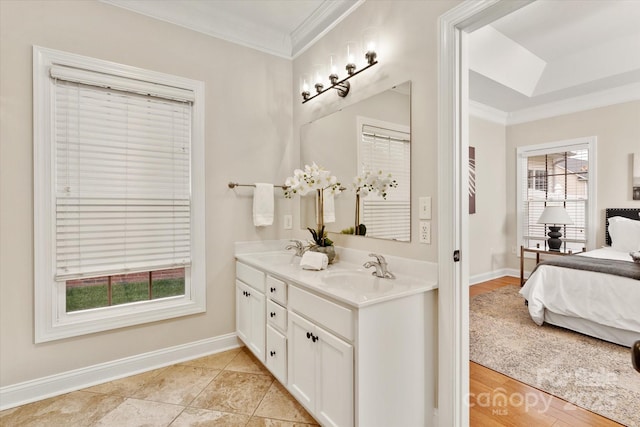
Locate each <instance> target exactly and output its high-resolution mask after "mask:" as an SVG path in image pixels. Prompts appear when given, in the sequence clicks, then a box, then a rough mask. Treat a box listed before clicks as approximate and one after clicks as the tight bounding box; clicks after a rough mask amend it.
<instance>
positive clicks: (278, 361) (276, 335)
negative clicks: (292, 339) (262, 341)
mask: <svg viewBox="0 0 640 427" xmlns="http://www.w3.org/2000/svg"><path fill="white" fill-rule="evenodd" d="M266 360H267V368H269V370H270V371H271V373H272V374H273V376H274V377H276V378H277V379H278V380H279V381H280V382H281V383H282V384H286V383H287V339H286V338H285V336H284V335H282V334H281V333H280V332H278V331H276V330H275V329H273V328H272V327H271V326H270V325H267V354H266Z"/></svg>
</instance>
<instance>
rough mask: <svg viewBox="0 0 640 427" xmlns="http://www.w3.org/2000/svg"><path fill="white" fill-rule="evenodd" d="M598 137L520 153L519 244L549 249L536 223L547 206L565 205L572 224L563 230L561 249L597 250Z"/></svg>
mask: <svg viewBox="0 0 640 427" xmlns="http://www.w3.org/2000/svg"><path fill="white" fill-rule="evenodd" d="M595 145H596V139H595V137H591V138H585V139H581V140H571V141H559V142H554V143H548V144H542V145H535V146H525V147H520V148H518V171H517V174H518V182H519V183H520V185H519V186H518V242H519V244H522V245H524V246H525V247H536V245H540V247H545V245H546V240H547V235H546V233H547V231H548V230H547V229H546V227H545V225H544V224H538V218H539V217H540V215H541V214H542V211H543V210H544V208H545V207H546V206H563V207H564V208H565V209H566V211H567V212H568V213H569V216H570V217H571V219H572V220H573V224H572V225H566V226H563V227H562V230H561V231H562V241H563V249H571V250H574V251H579V250H581V249H582V248H584V247H587V248H593V247H594V246H595V240H594V237H595V231H594V224H593V220H594V219H595V218H596V216H595V212H594V207H595V164H596V162H595V153H596V151H595Z"/></svg>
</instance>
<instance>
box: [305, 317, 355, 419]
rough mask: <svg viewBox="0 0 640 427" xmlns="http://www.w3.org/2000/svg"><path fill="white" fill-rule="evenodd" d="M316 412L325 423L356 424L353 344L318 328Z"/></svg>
mask: <svg viewBox="0 0 640 427" xmlns="http://www.w3.org/2000/svg"><path fill="white" fill-rule="evenodd" d="M316 332H317V340H316V341H315V343H314V345H315V347H316V349H315V350H316V352H317V353H318V355H317V364H316V368H317V372H316V384H317V385H316V395H317V398H316V415H317V417H318V421H320V423H321V424H322V425H326V426H340V427H349V426H353V423H354V420H353V346H351V345H350V344H347V343H346V342H344V341H342V340H341V339H339V338H337V337H335V336H334V335H332V334H330V333H329V332H326V331H324V330H323V329H322V328H320V327H318V328H316Z"/></svg>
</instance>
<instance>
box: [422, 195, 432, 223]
mask: <svg viewBox="0 0 640 427" xmlns="http://www.w3.org/2000/svg"><path fill="white" fill-rule="evenodd" d="M420 219H431V197H429V196H424V197H420Z"/></svg>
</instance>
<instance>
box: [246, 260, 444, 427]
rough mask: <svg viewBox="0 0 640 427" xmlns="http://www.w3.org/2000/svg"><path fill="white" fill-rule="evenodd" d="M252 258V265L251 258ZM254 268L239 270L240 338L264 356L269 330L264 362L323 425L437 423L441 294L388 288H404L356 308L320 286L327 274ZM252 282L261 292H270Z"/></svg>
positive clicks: (422, 288) (397, 284)
mask: <svg viewBox="0 0 640 427" xmlns="http://www.w3.org/2000/svg"><path fill="white" fill-rule="evenodd" d="M246 259H247V262H250V261H251V257H250V256H247V257H246ZM253 265H255V266H258V267H250V266H248V265H244V264H243V263H242V260H239V261H238V263H237V266H238V267H237V272H238V276H237V279H238V280H237V289H238V294H237V296H238V300H239V302H238V318H237V321H238V325H237V330H238V336H239V337H240V339H241V340H242V341H243V342H244V343H245V344H247V346H248V347H249V348H250V349H251V350H252V351H253V352H254V353H255V354H256V355H259V354H260V349H259V347H260V338H259V335H260V333H259V331H258V329H260V328H262V332H263V337H264V338H263V341H262V349H263V350H262V351H263V357H259V358H260V360H261V361H262V362H263V363H264V364H265V365H266V366H267V368H268V369H269V370H270V371H271V373H272V374H273V375H274V377H276V378H277V379H278V381H280V382H281V383H282V384H283V385H284V386H285V387H286V388H287V390H288V391H289V392H290V393H291V395H292V396H294V397H295V398H296V399H297V400H298V401H299V402H300V404H301V405H302V406H304V408H305V409H307V410H308V411H309V413H310V414H311V415H313V417H314V418H315V419H316V420H317V421H318V422H319V423H320V424H321V425H322V426H325V427H326V426H334V427H354V426H355V427H388V426H411V427H414V426H415V427H419V426H427V425H431V424H432V417H433V406H434V403H435V401H436V396H435V387H434V386H433V384H435V371H436V360H435V358H434V357H431V356H430V355H435V354H436V347H435V345H436V341H437V326H436V323H435V321H436V319H437V311H436V310H437V293H436V292H431V291H432V290H434V289H435V288H434V287H429V285H428V284H426V285H418V286H415V287H414V288H411V286H412V283H413V282H410V281H405V282H403V281H402V279H397V280H396V281H392V282H381V284H384V285H387V287H382V286H381V288H382V289H397V293H396V294H391V293H387V294H385V297H379V294H373V297H372V296H371V295H372V294H358V295H364V296H362V297H361V298H360V299H357V298H356V297H354V298H353V299H352V300H347V299H345V298H344V297H342V296H340V293H339V292H340V289H339V288H338V289H337V290H336V291H333V290H331V289H329V288H328V287H327V285H326V282H321V279H322V278H323V277H324V276H322V274H323V273H322V272H318V273H315V272H314V273H309V272H305V271H302V270H301V269H300V270H297V269H293V268H291V267H290V266H289V264H287V265H286V266H283V267H280V268H279V267H278V266H277V265H274V266H269V265H268V264H267V263H261V262H256V263H255V264H253ZM263 266H264V267H263ZM247 267H248V268H247ZM261 270H263V271H261ZM336 271H337V272H338V273H339V270H337V269H334V272H333V273H332V272H328V273H326V274H336V273H335V272H336ZM351 274H352V275H353V273H351ZM345 277H347V281H346V282H345V284H344V289H345V291H344V292H343V293H342V295H346V294H347V292H351V291H350V290H349V289H350V288H349V285H350V284H349V282H348V279H349V277H350V276H349V275H346V276H345ZM384 280H386V279H384ZM250 283H254V284H260V283H262V288H260V287H259V286H258V287H257V288H256V287H255V286H252V285H250ZM323 283H324V284H323ZM351 285H353V284H351ZM376 285H378V284H377V283H376ZM335 286H337V287H340V286H342V285H341V284H338V285H335ZM258 288H260V289H262V293H260V292H259V291H258ZM407 290H409V291H410V292H409V291H407ZM246 291H248V292H249V293H250V294H251V295H254V294H258V295H260V294H261V295H262V300H261V302H260V300H259V299H258V298H256V299H255V305H251V304H246V305H243V304H242V302H241V301H242V300H248V301H253V299H252V298H251V297H247V296H245V295H244V294H243V292H246ZM375 291H377V289H375ZM335 295H338V296H335ZM374 297H375V298H376V299H375V300H373V301H372V298H374ZM352 301H353V302H352ZM248 310H253V311H254V312H253V313H251V314H249V313H246V311H248ZM259 319H260V320H259ZM260 321H261V326H260ZM265 341H266V342H265Z"/></svg>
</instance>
